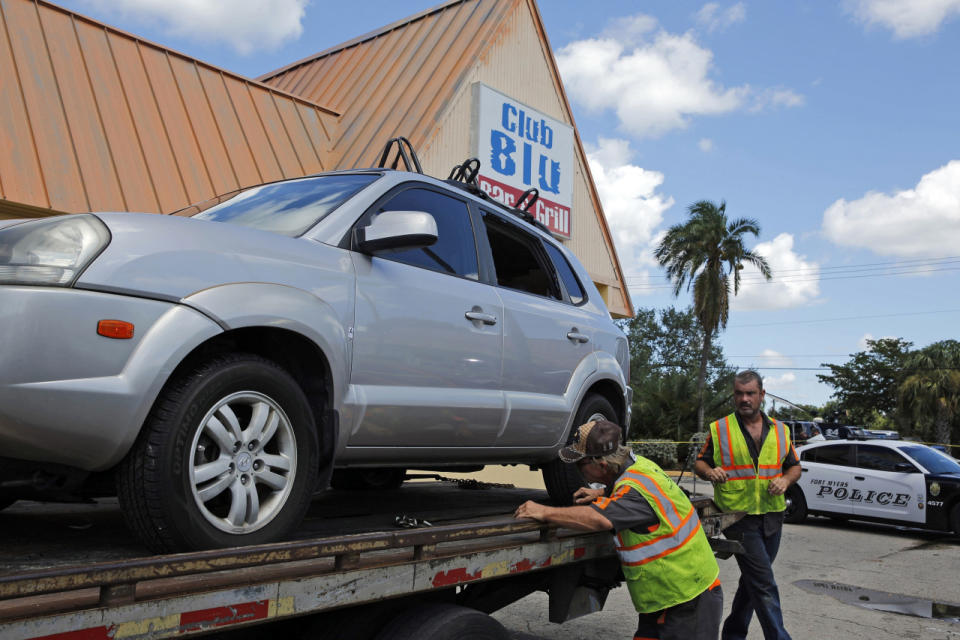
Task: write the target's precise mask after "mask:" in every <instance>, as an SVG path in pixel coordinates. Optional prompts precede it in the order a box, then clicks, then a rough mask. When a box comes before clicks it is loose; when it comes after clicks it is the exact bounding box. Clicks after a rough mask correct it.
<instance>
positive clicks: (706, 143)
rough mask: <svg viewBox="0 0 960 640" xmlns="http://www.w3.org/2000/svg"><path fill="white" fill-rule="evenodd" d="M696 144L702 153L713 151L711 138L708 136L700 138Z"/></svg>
mask: <svg viewBox="0 0 960 640" xmlns="http://www.w3.org/2000/svg"><path fill="white" fill-rule="evenodd" d="M697 146H699V147H700V151H703V152H704V153H710V152H711V151H713V140H711V139H710V138H700V142H698V143H697Z"/></svg>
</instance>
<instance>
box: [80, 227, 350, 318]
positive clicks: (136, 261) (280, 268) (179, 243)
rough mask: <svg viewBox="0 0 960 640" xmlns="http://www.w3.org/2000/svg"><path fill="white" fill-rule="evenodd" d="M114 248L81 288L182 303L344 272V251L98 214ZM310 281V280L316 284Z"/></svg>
mask: <svg viewBox="0 0 960 640" xmlns="http://www.w3.org/2000/svg"><path fill="white" fill-rule="evenodd" d="M96 215H97V217H98V218H100V219H101V220H102V221H103V222H104V224H106V225H107V227H108V228H109V229H110V234H111V236H112V237H111V240H110V244H109V245H108V246H107V248H106V249H105V250H104V251H103V253H101V254H100V256H98V257H97V259H96V260H94V262H93V264H91V265H90V266H89V267H88V268H87V270H86V271H85V272H84V273H83V274H82V275H81V276H80V278H79V280H78V281H77V284H76V286H77V287H80V288H84V289H97V290H102V291H116V292H118V293H127V294H133V295H143V296H148V297H158V298H162V299H169V300H181V299H183V298H186V297H187V296H189V295H190V294H192V293H195V292H197V291H201V290H203V289H209V288H211V287H217V286H221V285H225V284H231V283H238V282H267V283H276V284H281V285H287V286H296V287H301V286H305V287H306V288H308V289H309V288H311V287H310V286H309V283H310V281H311V280H313V284H314V285H316V284H317V283H316V281H315V278H316V277H317V274H316V270H317V269H321V270H322V269H336V270H337V271H342V270H343V268H344V261H346V263H347V264H349V262H350V261H349V257H348V256H347V255H346V253H345V252H344V251H343V250H340V249H337V248H335V247H331V246H329V245H325V244H321V243H318V242H314V241H311V240H307V239H305V238H289V237H286V236H281V235H278V234H274V233H270V232H267V231H260V230H257V229H251V228H249V227H242V226H238V225H232V224H225V223H222V222H208V221H205V220H194V219H192V218H182V217H177V216H167V215H158V214H150V213H98V214H96ZM308 274H309V277H308Z"/></svg>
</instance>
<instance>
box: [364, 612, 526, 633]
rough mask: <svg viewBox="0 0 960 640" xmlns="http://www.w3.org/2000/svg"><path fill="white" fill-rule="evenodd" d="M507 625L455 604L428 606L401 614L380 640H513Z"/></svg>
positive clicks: (390, 623)
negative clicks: (505, 627)
mask: <svg viewBox="0 0 960 640" xmlns="http://www.w3.org/2000/svg"><path fill="white" fill-rule="evenodd" d="M509 638H510V634H509V633H508V632H507V630H506V629H504V628H503V625H502V624H500V623H499V622H497V621H496V620H494V619H493V618H491V617H490V616H489V615H487V614H486V613H483V612H482V611H477V610H476V609H470V608H469V607H461V606H459V605H454V604H446V603H432V604H425V605H421V606H418V607H414V608H413V609H409V610H408V611H406V612H404V613H401V614H400V615H399V616H397V617H396V618H394V619H393V620H391V621H390V622H389V623H388V624H387V626H386V627H384V629H383V630H382V631H381V632H380V633H379V634H378V635H377V640H509Z"/></svg>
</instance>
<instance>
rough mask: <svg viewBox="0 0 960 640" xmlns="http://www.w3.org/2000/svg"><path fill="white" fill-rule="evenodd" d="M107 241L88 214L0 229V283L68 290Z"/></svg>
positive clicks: (104, 232) (96, 220) (104, 230)
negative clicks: (64, 288)
mask: <svg viewBox="0 0 960 640" xmlns="http://www.w3.org/2000/svg"><path fill="white" fill-rule="evenodd" d="M109 242H110V231H108V230H107V227H106V225H105V224H103V222H101V221H100V219H99V218H97V217H96V216H94V215H90V214H89V213H85V214H77V215H71V216H57V217H56V218H50V219H46V220H31V221H30V222H23V223H21V224H17V225H14V226H12V227H7V228H5V229H2V230H0V284H24V285H46V286H57V287H68V286H70V285H71V284H73V282H74V281H75V280H76V279H77V277H78V276H79V275H80V273H81V272H82V271H83V270H84V269H85V268H86V267H87V265H88V264H90V263H91V262H92V261H93V259H94V258H96V257H97V255H99V254H100V252H101V251H103V249H104V247H106V246H107V244H108V243H109Z"/></svg>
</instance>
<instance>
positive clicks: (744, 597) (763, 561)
mask: <svg viewBox="0 0 960 640" xmlns="http://www.w3.org/2000/svg"><path fill="white" fill-rule="evenodd" d="M763 521H764V518H763V516H746V517H745V518H744V519H743V520H740V521H739V522H736V523H734V524H733V525H731V526H730V527H728V528H727V530H726V531H724V532H723V533H724V535H725V536H726V537H728V538H730V539H731V540H737V541H739V542H740V544H742V545H743V548H744V550H745V551H746V553H738V554H736V556H735V557H736V559H737V564H738V565H739V566H740V583H739V585H738V586H737V594H736V595H735V596H734V597H733V607H732V608H731V609H730V615H729V616H727V619H726V621H725V622H724V623H723V632H722V633H721V635H720V637H721V638H722V640H744V639H745V638H746V637H747V627H749V626H750V619H751V618H752V617H753V613H754V612H756V614H757V619H758V620H759V621H760V627H761V628H762V629H763V637H764V638H765V640H790V634H788V633H787V630H786V629H785V628H784V627H783V612H782V611H781V609H780V591H779V590H778V589H777V583H776V581H775V580H774V578H773V560H774V559H775V558H776V557H777V551H778V550H779V549H780V534H781V533H782V532H783V525H782V523H780V524H779V526H776V527H771V526H769V524H768V526H767V530H766V531H764V526H763V524H764V522H763Z"/></svg>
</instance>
